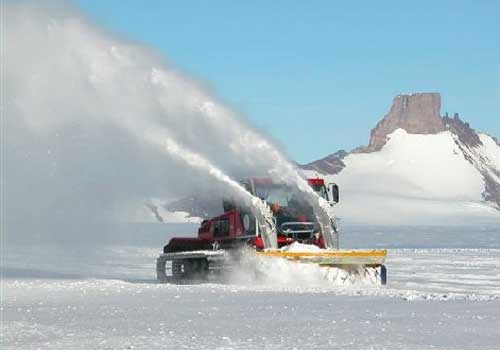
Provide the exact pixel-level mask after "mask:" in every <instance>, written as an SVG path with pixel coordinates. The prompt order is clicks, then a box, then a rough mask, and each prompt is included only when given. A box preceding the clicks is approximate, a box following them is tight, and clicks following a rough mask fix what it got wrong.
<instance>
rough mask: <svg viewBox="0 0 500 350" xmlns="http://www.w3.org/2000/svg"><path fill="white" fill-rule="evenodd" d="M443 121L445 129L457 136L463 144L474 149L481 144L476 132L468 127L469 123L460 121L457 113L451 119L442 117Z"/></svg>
mask: <svg viewBox="0 0 500 350" xmlns="http://www.w3.org/2000/svg"><path fill="white" fill-rule="evenodd" d="M443 121H444V123H445V127H446V129H448V130H450V131H451V132H452V133H454V134H455V135H457V136H458V139H459V140H460V142H462V143H463V144H465V145H467V146H469V147H476V146H480V145H482V144H483V143H482V142H481V139H480V138H479V135H478V134H477V133H476V131H475V130H474V129H472V128H471V127H470V126H469V123H466V122H464V121H462V120H461V119H460V117H459V116H458V113H455V116H454V117H453V119H451V118H448V117H446V116H445V117H443Z"/></svg>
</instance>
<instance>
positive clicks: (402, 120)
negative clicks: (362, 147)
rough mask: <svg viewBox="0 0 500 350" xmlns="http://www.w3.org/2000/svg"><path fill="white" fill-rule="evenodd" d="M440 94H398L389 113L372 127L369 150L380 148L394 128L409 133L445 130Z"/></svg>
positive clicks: (432, 132) (433, 132)
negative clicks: (441, 113) (441, 114)
mask: <svg viewBox="0 0 500 350" xmlns="http://www.w3.org/2000/svg"><path fill="white" fill-rule="evenodd" d="M440 109H441V95H440V94H439V93H427V92H426V93H416V94H411V95H398V96H396V97H395V98H394V100H393V102H392V107H391V110H390V111H389V113H388V114H387V115H386V116H385V117H384V118H383V119H382V120H381V121H380V122H379V123H378V124H377V126H376V127H375V128H374V129H372V131H371V134H370V143H369V145H368V149H369V150H370V151H378V150H380V149H381V148H382V147H383V146H384V145H385V142H386V137H387V135H389V134H390V133H392V132H393V131H394V130H396V129H399V128H401V129H404V130H406V131H407V132H408V133H410V134H436V133H438V132H441V131H444V130H445V124H444V122H443V119H442V118H441V117H440V115H439V113H440Z"/></svg>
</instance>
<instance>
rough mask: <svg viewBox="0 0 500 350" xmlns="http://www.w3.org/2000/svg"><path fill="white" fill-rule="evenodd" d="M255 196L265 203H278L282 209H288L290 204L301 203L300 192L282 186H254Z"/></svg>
mask: <svg viewBox="0 0 500 350" xmlns="http://www.w3.org/2000/svg"><path fill="white" fill-rule="evenodd" d="M255 192H256V195H257V196H258V197H259V198H261V199H263V200H265V201H266V202H267V203H269V204H272V203H278V204H279V205H280V206H282V207H288V206H289V205H290V202H293V201H297V202H302V201H303V200H302V197H303V196H301V194H300V192H298V191H297V190H296V189H293V188H292V187H289V186H284V185H275V184H273V185H257V186H255Z"/></svg>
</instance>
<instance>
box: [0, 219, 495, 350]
mask: <svg viewBox="0 0 500 350" xmlns="http://www.w3.org/2000/svg"><path fill="white" fill-rule="evenodd" d="M164 227H168V226H164ZM166 236H167V235H164V237H166ZM164 237H160V236H159V235H156V236H154V237H149V239H148V240H144V241H146V242H147V245H144V244H139V241H135V242H134V241H133V240H129V241H128V243H129V244H128V245H126V246H125V245H121V246H120V245H116V244H113V245H112V244H108V245H106V246H100V247H99V248H96V247H89V246H79V247H78V248H76V247H73V248H68V247H67V246H66V245H64V244H61V245H59V246H57V245H54V244H40V245H39V246H38V247H37V246H35V245H31V247H28V248H26V247H25V246H24V247H23V246H22V245H21V244H20V243H11V244H9V245H8V246H7V249H6V250H4V253H5V254H4V256H3V262H2V272H3V279H2V293H3V294H2V317H3V324H2V349H163V348H165V349H278V348H286V349H294V348H296V349H308V348H318V349H331V348H339V349H497V348H498V342H499V341H500V330H499V328H498V325H499V324H500V228H499V227H494V226H485V227H468V228H463V227H456V228H443V227H413V228H412V227H392V228H388V227H350V228H345V229H344V235H343V236H342V237H343V240H342V243H343V246H344V247H348V248H361V247H370V246H371V247H373V246H376V247H377V248H380V247H387V248H389V249H390V252H389V254H390V255H389V259H388V261H387V267H388V271H389V275H388V276H389V281H388V285H387V286H385V287H373V286H371V287H366V286H351V287H343V286H332V285H329V284H328V283H326V282H325V281H322V280H319V279H318V280H314V279H311V278H304V276H303V275H302V274H300V273H297V275H296V276H295V277H296V278H293V277H294V276H288V277H291V278H288V279H286V280H287V282H286V283H270V282H268V283H257V282H255V281H254V282H252V281H246V282H239V283H229V284H201V285H161V284H157V283H156V282H155V280H154V278H155V271H154V264H155V258H156V256H157V253H158V251H159V249H160V248H161V243H160V242H161V241H162V240H163V238H164ZM156 240H158V244H156V243H153V242H155V241H156ZM432 242H434V243H432ZM436 242H437V243H436ZM274 272H275V273H278V274H279V273H281V274H283V272H282V271H281V272H280V271H269V273H274ZM287 273H288V274H293V269H292V270H287ZM282 277H283V276H282ZM281 280H282V281H283V278H281Z"/></svg>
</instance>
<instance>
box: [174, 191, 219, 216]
mask: <svg viewBox="0 0 500 350" xmlns="http://www.w3.org/2000/svg"><path fill="white" fill-rule="evenodd" d="M165 209H166V210H168V211H184V212H187V213H189V216H195V217H199V218H202V219H208V218H211V217H214V216H217V215H220V214H221V213H222V212H223V209H222V197H218V198H214V197H211V198H207V197H205V196H203V195H202V196H200V197H197V198H193V197H186V198H181V199H178V200H176V201H173V202H170V203H168V204H166V205H165Z"/></svg>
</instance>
